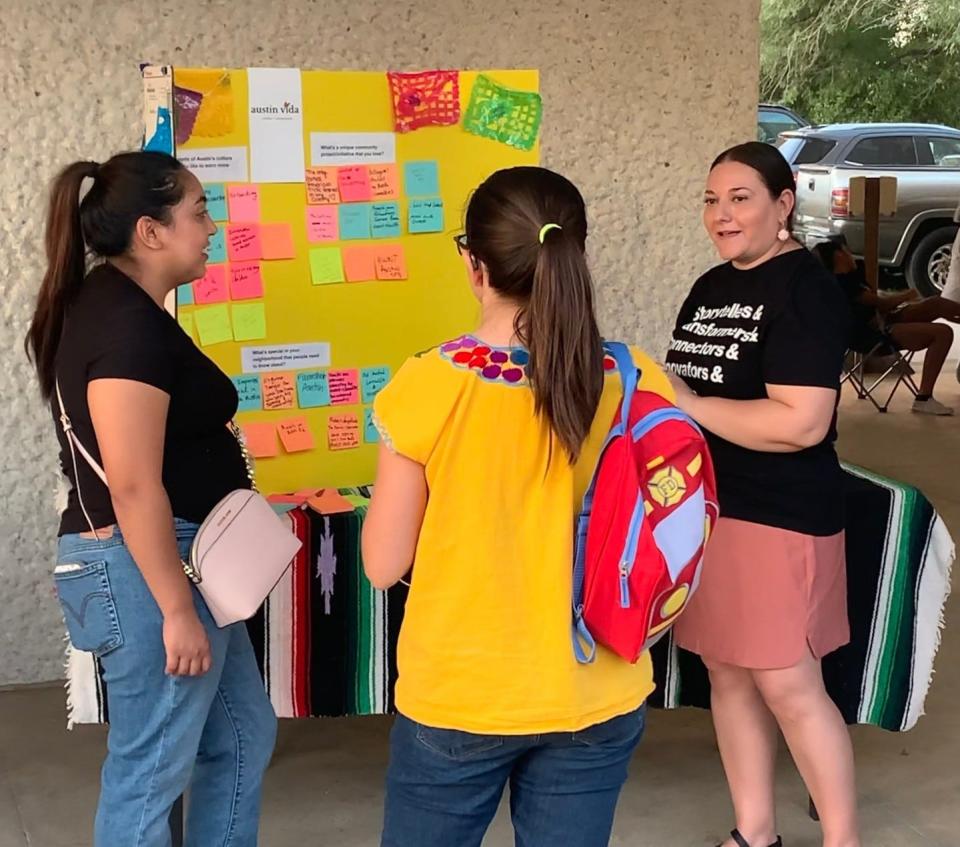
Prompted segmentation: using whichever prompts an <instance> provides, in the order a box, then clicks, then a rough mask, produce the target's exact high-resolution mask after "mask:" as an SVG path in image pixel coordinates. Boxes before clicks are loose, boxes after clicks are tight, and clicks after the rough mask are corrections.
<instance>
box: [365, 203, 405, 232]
mask: <svg viewBox="0 0 960 847" xmlns="http://www.w3.org/2000/svg"><path fill="white" fill-rule="evenodd" d="M370 231H371V232H372V233H373V237H374V238H399V237H400V204H399V203H374V204H373V205H372V206H371V207H370Z"/></svg>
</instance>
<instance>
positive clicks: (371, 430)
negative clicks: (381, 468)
mask: <svg viewBox="0 0 960 847" xmlns="http://www.w3.org/2000/svg"><path fill="white" fill-rule="evenodd" d="M363 440H364V441H365V442H366V443H367V444H376V443H377V442H378V441H379V440H380V432H379V430H378V429H377V425H376V424H375V423H374V422H373V409H370V408H366V409H364V410H363Z"/></svg>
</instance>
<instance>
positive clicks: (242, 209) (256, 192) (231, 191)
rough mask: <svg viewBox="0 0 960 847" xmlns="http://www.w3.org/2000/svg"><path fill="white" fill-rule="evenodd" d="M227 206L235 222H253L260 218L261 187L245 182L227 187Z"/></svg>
mask: <svg viewBox="0 0 960 847" xmlns="http://www.w3.org/2000/svg"><path fill="white" fill-rule="evenodd" d="M227 206H228V207H229V209H230V220H231V221H232V222H234V223H251V222H254V221H259V220H260V189H259V188H257V186H255V185H251V184H249V183H243V184H241V185H231V186H230V187H229V188H228V189H227Z"/></svg>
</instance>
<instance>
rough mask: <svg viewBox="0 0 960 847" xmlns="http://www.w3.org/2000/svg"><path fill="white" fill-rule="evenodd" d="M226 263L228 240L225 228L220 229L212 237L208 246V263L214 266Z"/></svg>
mask: <svg viewBox="0 0 960 847" xmlns="http://www.w3.org/2000/svg"><path fill="white" fill-rule="evenodd" d="M225 261H227V240H226V237H225V236H224V229H223V227H220V228H219V229H218V230H217V231H216V232H215V233H214V234H213V235H211V236H210V243H209V245H208V246H207V263H208V264H211V265H214V264H219V263H221V262H225Z"/></svg>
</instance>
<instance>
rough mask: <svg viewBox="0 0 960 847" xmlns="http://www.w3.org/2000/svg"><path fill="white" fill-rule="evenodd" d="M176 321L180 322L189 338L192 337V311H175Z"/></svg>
mask: <svg viewBox="0 0 960 847" xmlns="http://www.w3.org/2000/svg"><path fill="white" fill-rule="evenodd" d="M177 323H178V324H180V328H181V329H182V330H183V331H184V332H185V333H186V334H187V335H189V336H190V338H191V339H193V338H194V334H193V313H192V312H183V311H180V310H178V311H177Z"/></svg>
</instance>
